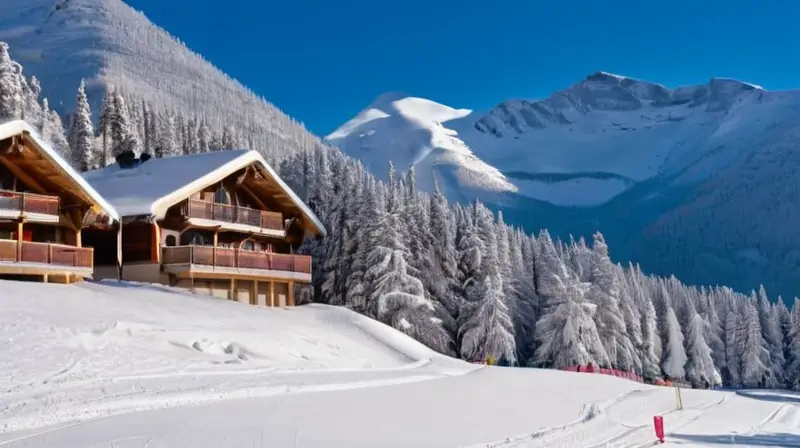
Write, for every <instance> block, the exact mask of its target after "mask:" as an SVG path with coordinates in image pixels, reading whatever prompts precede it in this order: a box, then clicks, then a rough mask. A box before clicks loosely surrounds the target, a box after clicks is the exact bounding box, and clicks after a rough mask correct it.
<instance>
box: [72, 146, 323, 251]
mask: <svg viewBox="0 0 800 448" xmlns="http://www.w3.org/2000/svg"><path fill="white" fill-rule="evenodd" d="M253 164H254V165H256V166H258V167H260V168H262V169H264V170H266V171H267V173H268V175H269V176H270V177H272V178H273V179H275V181H276V182H277V183H278V185H279V186H280V187H281V189H283V190H284V191H285V192H286V194H287V195H288V196H289V197H290V198H291V200H292V202H293V203H294V204H295V205H296V206H297V207H298V208H299V209H300V210H301V211H302V213H303V214H304V215H306V216H307V217H308V218H309V219H310V220H311V221H312V222H313V223H314V225H315V226H316V227H317V228H318V229H319V230H320V233H321V234H322V235H323V236H324V235H325V233H326V230H325V227H324V226H323V225H322V222H321V221H320V220H319V218H318V217H317V215H316V214H314V212H313V211H312V210H311V209H310V208H309V207H308V206H307V205H306V204H305V203H304V202H303V201H302V200H301V199H300V198H299V197H298V196H297V194H296V193H295V192H294V191H292V189H291V188H289V186H288V185H286V183H284V182H283V180H282V179H281V178H280V176H278V173H276V172H275V170H273V169H272V167H271V166H270V165H269V164H268V163H267V162H266V160H264V158H263V157H262V156H261V154H259V153H258V152H257V151H253V150H230V151H215V152H208V153H204V154H192V155H184V156H178V157H167V158H163V159H150V160H148V161H146V162H144V163H142V164H140V165H138V166H136V167H134V168H128V169H122V168H120V166H119V165H118V164H116V163H114V164H111V165H109V166H107V167H105V168H100V169H97V170H93V171H89V172H86V173H84V174H83V177H84V179H86V180H87V181H88V182H89V184H91V186H92V187H94V188H95V189H96V190H97V191H99V192H100V194H102V195H103V196H104V197H105V198H107V199H108V201H109V202H111V204H113V206H114V207H115V208H116V210H117V211H118V212H119V214H120V215H121V216H137V215H153V216H155V217H157V218H163V217H164V215H165V214H166V212H167V209H168V208H169V207H171V206H172V205H174V204H176V203H177V202H178V201H180V200H183V199H185V198H187V197H188V196H189V195H190V194H191V193H193V192H195V191H197V190H199V189H201V188H203V187H206V186H208V185H211V184H213V183H214V182H218V181H219V180H221V179H224V178H225V177H227V176H230V175H231V174H233V173H234V172H236V171H237V170H240V169H242V168H244V167H246V166H248V165H253Z"/></svg>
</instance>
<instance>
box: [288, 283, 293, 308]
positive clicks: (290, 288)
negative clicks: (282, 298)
mask: <svg viewBox="0 0 800 448" xmlns="http://www.w3.org/2000/svg"><path fill="white" fill-rule="evenodd" d="M286 305H287V306H294V282H293V281H289V297H288V298H287V299H286Z"/></svg>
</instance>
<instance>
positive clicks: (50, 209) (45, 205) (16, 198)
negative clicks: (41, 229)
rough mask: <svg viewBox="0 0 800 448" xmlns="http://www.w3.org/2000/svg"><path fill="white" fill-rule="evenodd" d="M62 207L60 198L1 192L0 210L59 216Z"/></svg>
mask: <svg viewBox="0 0 800 448" xmlns="http://www.w3.org/2000/svg"><path fill="white" fill-rule="evenodd" d="M60 205H61V202H60V199H59V198H58V196H45V195H41V194H33V193H20V192H18V191H9V190H0V210H5V211H12V212H18V213H20V214H24V213H38V214H42V215H53V216H58V210H59V207H60Z"/></svg>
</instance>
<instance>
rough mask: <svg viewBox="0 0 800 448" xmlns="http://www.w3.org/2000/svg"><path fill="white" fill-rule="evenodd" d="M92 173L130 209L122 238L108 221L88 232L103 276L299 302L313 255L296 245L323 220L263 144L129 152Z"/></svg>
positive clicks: (122, 208)
mask: <svg viewBox="0 0 800 448" xmlns="http://www.w3.org/2000/svg"><path fill="white" fill-rule="evenodd" d="M84 178H85V179H86V180H87V181H88V182H89V183H90V184H91V185H92V186H93V187H94V188H96V189H97V190H98V191H99V192H100V193H101V194H102V195H103V196H104V197H105V198H107V200H108V201H109V202H110V203H111V204H112V205H113V206H114V207H115V208H116V209H117V211H118V213H119V214H120V215H121V217H122V218H121V222H122V224H121V225H122V227H121V234H120V235H119V240H118V235H117V233H116V232H104V231H101V230H96V231H93V232H91V234H90V235H89V234H87V235H86V237H85V238H86V239H85V241H86V244H87V245H92V246H93V247H94V248H95V263H96V267H95V276H96V277H97V278H121V279H123V280H129V281H142V282H150V283H162V284H165V285H170V286H175V287H179V288H184V289H187V290H190V291H192V292H195V293H201V294H208V295H213V296H217V297H220V298H226V299H231V300H238V301H241V302H245V303H250V304H253V305H262V306H291V305H294V303H295V295H296V294H297V293H299V292H300V289H305V288H308V285H309V284H310V282H311V272H312V271H311V257H309V256H305V255H298V254H296V253H295V251H296V249H297V248H298V247H299V245H300V243H301V242H302V241H303V239H304V238H305V236H306V235H311V236H314V237H322V236H324V235H325V229H324V227H323V226H322V224H321V223H320V221H319V219H318V218H317V217H316V216H315V215H314V213H313V212H312V211H311V210H310V209H309V208H308V207H307V206H306V205H305V204H304V203H303V201H301V200H300V198H299V197H297V195H296V194H295V193H294V192H293V191H292V190H291V189H290V188H289V187H288V186H287V185H286V184H285V183H284V182H283V181H282V180H281V179H280V178H279V177H278V175H277V174H276V173H275V171H274V170H273V169H272V168H271V167H270V166H269V165H268V164H267V163H266V162H265V161H264V159H263V157H261V155H260V154H258V153H257V152H255V151H220V152H211V153H206V154H197V155H188V156H180V157H169V158H164V159H148V158H147V157H145V156H143V157H142V158H139V159H135V158H133V156H132V155H124V156H123V157H122V158H118V160H117V163H115V164H113V165H110V166H108V167H106V168H103V169H99V170H95V171H91V172H88V173H85V175H84ZM118 249H119V251H120V252H121V254H122V264H121V268H120V269H119V271H118V270H117V267H116V266H115V263H114V261H115V259H116V258H115V257H116V252H117V250H118ZM306 290H307V289H306Z"/></svg>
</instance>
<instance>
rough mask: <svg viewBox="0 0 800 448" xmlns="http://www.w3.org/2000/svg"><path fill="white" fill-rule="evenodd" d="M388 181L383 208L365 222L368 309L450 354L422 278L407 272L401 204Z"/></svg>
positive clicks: (447, 342) (450, 345) (445, 332)
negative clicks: (375, 216) (368, 226)
mask: <svg viewBox="0 0 800 448" xmlns="http://www.w3.org/2000/svg"><path fill="white" fill-rule="evenodd" d="M392 184H394V185H392ZM392 184H390V185H387V187H388V192H387V201H386V204H387V206H386V209H385V210H381V211H380V212H379V213H378V216H377V219H376V220H375V221H374V222H372V223H370V224H369V225H370V230H369V231H368V234H367V239H366V242H365V243H366V244H367V246H368V247H369V248H370V250H369V254H368V256H367V270H366V272H365V275H364V278H365V281H366V283H367V285H368V286H367V291H368V292H367V294H366V297H367V301H368V303H367V306H368V309H369V313H370V314H371V315H372V316H374V317H375V318H376V319H378V320H380V321H382V322H384V323H386V324H388V325H391V326H393V327H394V328H396V329H398V330H400V331H402V332H404V333H406V334H408V335H409V336H411V337H414V338H416V339H417V340H419V341H421V342H423V343H424V344H426V345H428V346H429V347H431V348H433V349H434V350H436V351H439V352H441V353H446V354H451V353H452V339H451V337H450V335H449V334H448V333H447V331H446V330H445V329H444V327H443V326H442V322H441V320H440V319H437V318H436V317H435V315H434V314H435V308H434V305H433V303H432V302H431V301H430V300H429V299H428V298H426V297H425V288H424V286H423V284H422V281H420V280H419V279H418V278H416V277H414V276H413V275H411V274H410V273H409V270H410V267H409V266H408V262H407V261H406V257H407V254H408V248H407V247H406V246H405V244H404V241H403V234H402V231H401V230H400V229H401V226H402V224H401V219H402V204H401V203H400V201H399V198H398V192H397V186H396V182H392ZM393 190H394V191H393Z"/></svg>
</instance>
